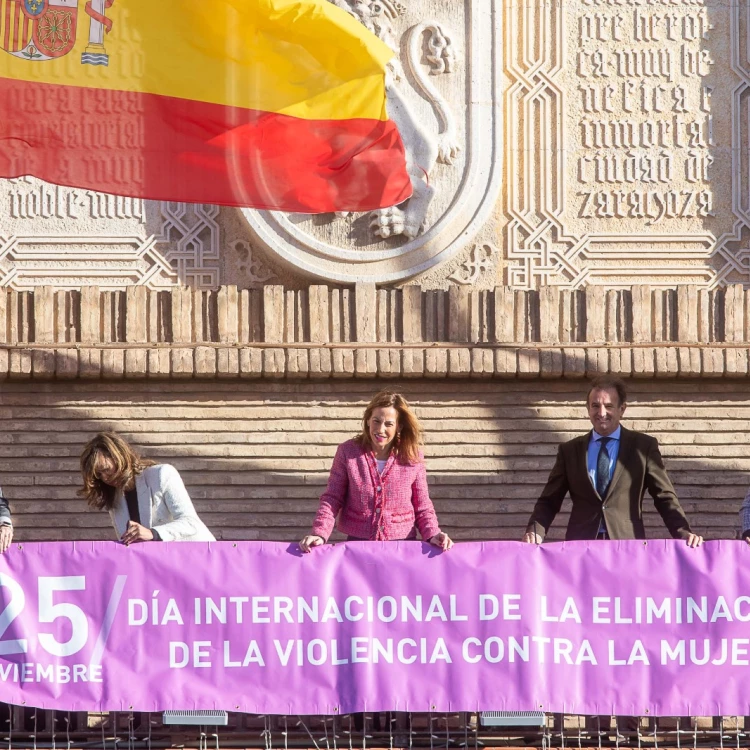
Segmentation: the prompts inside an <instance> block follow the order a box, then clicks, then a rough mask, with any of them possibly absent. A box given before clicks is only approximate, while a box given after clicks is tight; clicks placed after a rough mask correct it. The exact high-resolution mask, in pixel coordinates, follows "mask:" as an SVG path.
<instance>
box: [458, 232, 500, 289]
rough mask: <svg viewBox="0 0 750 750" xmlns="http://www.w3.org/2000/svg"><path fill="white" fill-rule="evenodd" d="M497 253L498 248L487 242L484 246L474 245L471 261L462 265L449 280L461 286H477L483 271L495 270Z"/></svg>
mask: <svg viewBox="0 0 750 750" xmlns="http://www.w3.org/2000/svg"><path fill="white" fill-rule="evenodd" d="M497 253H498V250H497V248H496V247H493V246H492V245H490V244H488V243H486V242H485V243H484V244H483V245H474V247H473V249H472V251H471V255H470V257H469V259H468V260H467V261H465V262H464V263H462V264H461V266H460V267H459V268H458V270H456V271H454V272H453V273H452V274H451V275H450V276H449V277H448V278H449V279H450V280H451V281H455V282H456V284H461V286H471V285H473V284H476V283H477V281H479V277H480V275H481V273H482V271H489V270H492V269H493V268H494V265H495V264H494V263H493V256H496V255H497Z"/></svg>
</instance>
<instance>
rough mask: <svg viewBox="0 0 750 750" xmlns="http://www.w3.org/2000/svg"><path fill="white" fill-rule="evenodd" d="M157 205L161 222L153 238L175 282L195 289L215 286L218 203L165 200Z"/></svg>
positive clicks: (216, 280)
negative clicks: (174, 277) (174, 276)
mask: <svg viewBox="0 0 750 750" xmlns="http://www.w3.org/2000/svg"><path fill="white" fill-rule="evenodd" d="M159 207H160V212H161V217H162V222H161V226H160V229H159V233H158V235H157V238H158V241H159V243H160V247H161V249H162V252H163V253H164V257H165V259H166V260H167V262H168V263H169V264H170V265H171V266H172V268H174V270H175V272H176V273H177V278H178V279H179V283H180V284H183V285H185V286H193V287H197V288H199V289H213V288H215V287H217V286H219V284H220V283H221V279H220V270H219V248H220V245H219V236H220V231H219V224H218V216H219V207H218V206H209V205H204V204H202V203H194V204H193V203H171V202H166V201H163V202H161V203H159Z"/></svg>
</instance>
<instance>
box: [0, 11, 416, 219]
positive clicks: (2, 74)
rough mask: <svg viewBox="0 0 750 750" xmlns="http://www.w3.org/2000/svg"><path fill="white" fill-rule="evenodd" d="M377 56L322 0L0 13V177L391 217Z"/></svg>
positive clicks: (399, 173)
mask: <svg viewBox="0 0 750 750" xmlns="http://www.w3.org/2000/svg"><path fill="white" fill-rule="evenodd" d="M339 4H340V5H342V6H343V5H345V3H344V2H343V0H340V1H339ZM391 55H392V52H391V50H390V49H389V48H388V47H387V46H386V45H385V44H384V43H382V42H381V41H380V40H379V39H378V38H377V37H376V36H375V35H374V34H372V33H371V32H370V31H368V30H367V29H366V28H365V26H363V25H362V24H361V23H360V22H359V21H358V20H357V19H356V18H355V17H353V16H352V15H350V14H349V13H347V12H346V10H344V9H343V8H340V7H337V6H336V5H334V4H332V3H330V2H328V0H0V177H19V176H22V175H34V176H36V177H39V178H41V179H43V180H47V181H48V182H52V183H56V184H58V185H68V186H71V187H76V188H85V189H91V190H97V191H101V192H106V193H112V194H115V195H128V196H134V197H139V198H147V199H154V200H167V201H186V202H192V203H218V204H224V205H230V206H252V207H255V208H265V209H277V210H282V211H297V212H304V213H320V212H327V211H366V210H370V209H375V208H380V207H385V206H392V205H395V204H397V203H400V202H401V201H403V200H405V199H406V198H408V197H409V195H410V193H411V186H410V182H409V178H408V175H407V172H406V166H405V158H404V149H403V144H402V142H401V139H400V137H399V134H398V131H397V129H396V127H395V125H394V123H393V122H391V121H390V120H389V119H388V115H387V113H386V106H385V66H386V63H387V62H388V60H389V58H390V57H391Z"/></svg>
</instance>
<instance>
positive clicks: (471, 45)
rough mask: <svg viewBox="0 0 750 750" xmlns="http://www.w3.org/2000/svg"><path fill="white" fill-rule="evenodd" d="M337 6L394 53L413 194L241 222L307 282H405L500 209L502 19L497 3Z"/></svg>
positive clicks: (375, 0)
mask: <svg viewBox="0 0 750 750" xmlns="http://www.w3.org/2000/svg"><path fill="white" fill-rule="evenodd" d="M330 1H331V2H333V3H334V4H335V5H337V6H338V7H340V8H341V9H342V10H344V11H346V12H347V13H350V14H351V15H352V16H354V17H355V18H356V19H357V20H358V21H360V22H361V23H362V24H364V25H365V26H366V27H367V28H368V29H369V30H370V31H372V32H373V33H374V34H376V35H377V36H378V37H379V38H380V39H381V40H382V41H383V42H385V43H386V44H388V45H389V46H390V47H391V48H392V49H393V50H394V52H395V53H396V56H395V57H394V59H393V60H392V62H391V63H390V64H389V69H388V73H387V78H386V90H387V103H388V114H389V116H390V117H391V119H392V120H393V121H394V122H395V123H396V125H397V126H398V129H399V132H400V133H401V137H402V139H403V141H404V146H405V148H406V157H407V167H408V170H409V174H410V177H411V181H412V187H413V195H412V197H411V198H410V199H409V200H408V201H405V202H404V203H402V204H400V205H398V206H392V207H390V208H385V209H380V210H378V211H376V212H373V213H370V214H366V215H362V214H360V215H346V214H339V215H336V216H333V215H330V216H328V217H318V216H308V215H301V214H282V213H278V212H268V211H255V210H252V209H244V210H243V214H244V216H245V218H246V220H247V221H248V224H249V225H250V228H251V230H252V232H253V233H254V235H255V236H256V237H257V238H258V239H259V240H260V242H261V243H262V244H263V245H265V246H266V248H267V249H269V250H270V251H272V252H273V253H275V254H276V255H277V256H278V257H279V258H280V259H281V260H282V261H283V262H284V263H286V264H287V265H290V266H291V267H293V268H294V269H295V270H297V271H302V272H303V273H304V274H305V275H308V276H311V277H314V278H320V279H324V280H327V281H337V282H343V283H352V282H355V281H374V282H376V283H390V282H398V281H404V280H407V279H409V278H411V277H414V276H416V275H418V274H421V273H424V272H425V271H428V270H429V269H431V268H433V267H436V266H438V265H440V264H442V263H444V262H445V261H447V260H449V259H450V258H452V257H453V256H455V255H456V254H457V253H459V252H461V251H462V250H465V248H466V247H467V246H468V244H469V243H470V242H471V239H472V238H473V236H474V235H476V233H477V232H479V230H480V229H482V227H483V226H484V224H485V222H486V220H487V219H488V218H489V216H490V214H491V212H492V208H493V206H494V203H495V201H496V199H497V195H498V192H499V188H500V172H501V158H500V151H501V145H500V118H499V108H500V94H499V90H500V89H499V86H500V84H499V76H497V75H496V73H495V72H494V71H493V67H494V61H495V57H496V49H497V47H498V45H499V35H500V19H499V15H500V14H499V11H498V10H497V9H496V8H495V4H496V0H465V2H464V3H455V4H451V5H450V7H449V8H448V6H446V4H444V3H440V2H438V1H437V0H426V1H425V2H422V3H421V5H420V6H419V7H418V8H416V7H415V8H413V9H411V8H410V7H408V6H407V5H406V4H404V3H402V2H400V0H330ZM433 13H435V17H432V14H433ZM445 15H449V16H450V18H448V19H445V20H443V18H442V16H445ZM463 50H468V52H469V54H468V56H467V57H464V55H463Z"/></svg>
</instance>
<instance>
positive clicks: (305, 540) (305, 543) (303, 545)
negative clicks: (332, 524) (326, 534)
mask: <svg viewBox="0 0 750 750" xmlns="http://www.w3.org/2000/svg"><path fill="white" fill-rule="evenodd" d="M325 543H326V540H325V539H323V537H322V536H318V535H317V534H308V535H307V536H303V537H302V539H300V542H299V548H300V549H301V550H302V551H303V552H310V550H311V549H312V548H313V547H320V545H321V544H325Z"/></svg>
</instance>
